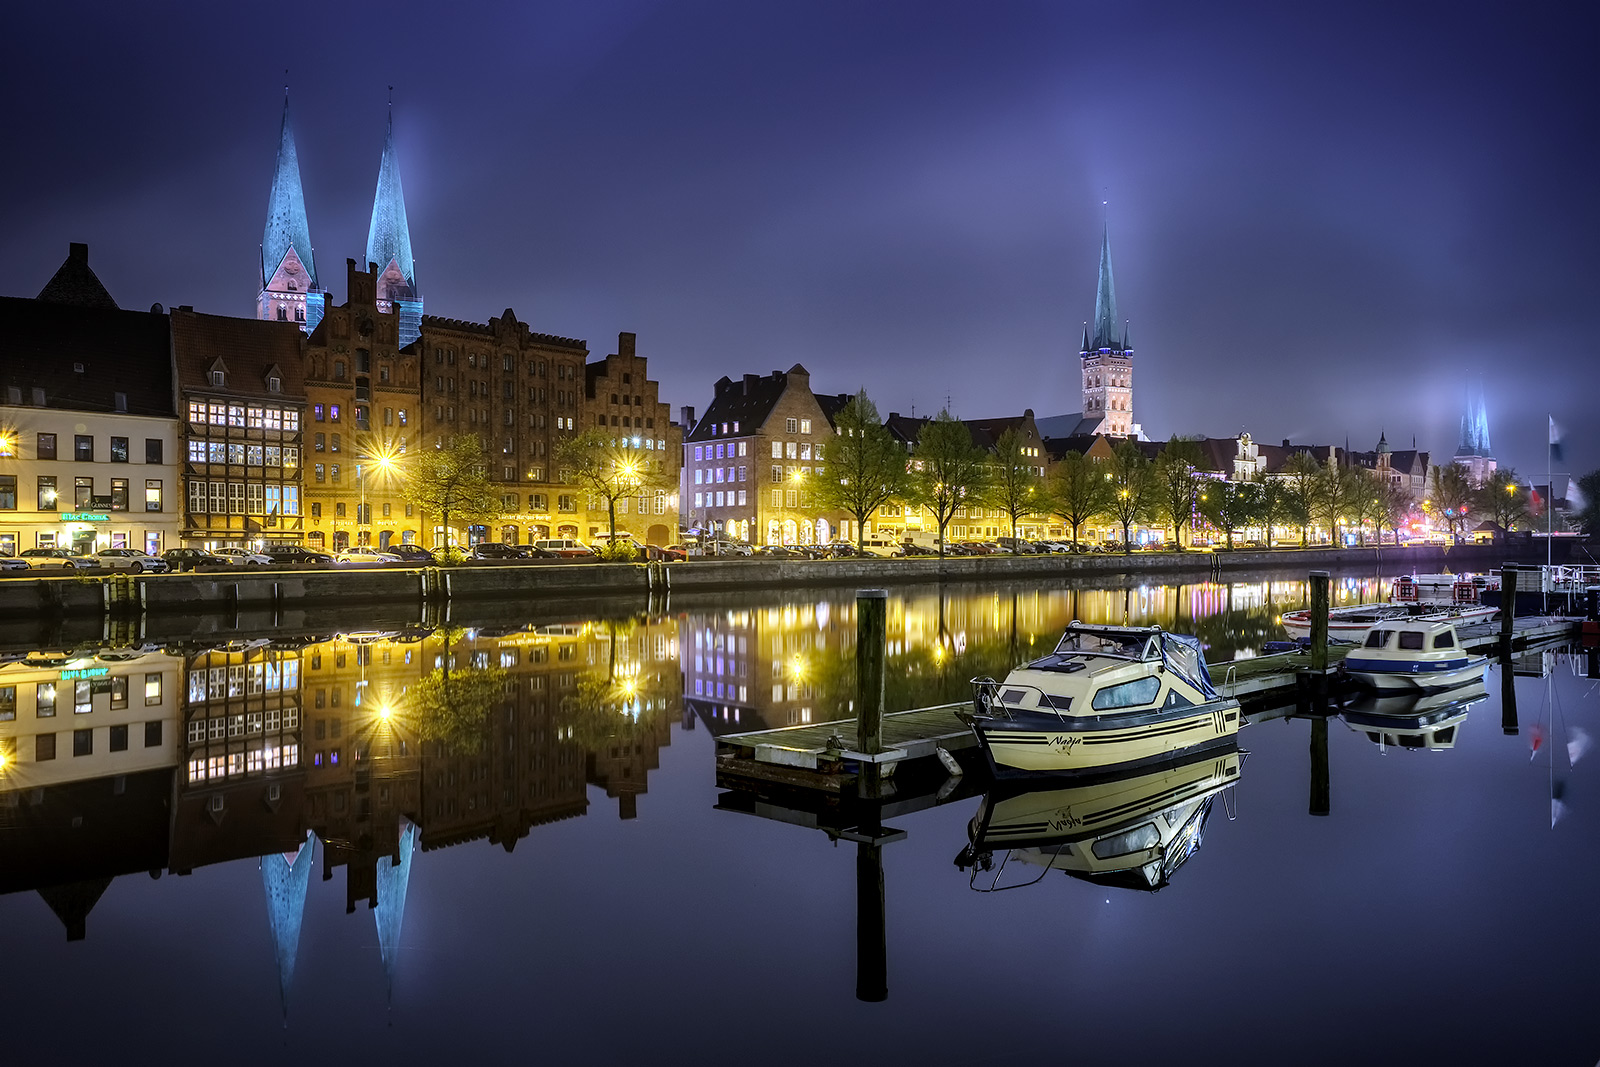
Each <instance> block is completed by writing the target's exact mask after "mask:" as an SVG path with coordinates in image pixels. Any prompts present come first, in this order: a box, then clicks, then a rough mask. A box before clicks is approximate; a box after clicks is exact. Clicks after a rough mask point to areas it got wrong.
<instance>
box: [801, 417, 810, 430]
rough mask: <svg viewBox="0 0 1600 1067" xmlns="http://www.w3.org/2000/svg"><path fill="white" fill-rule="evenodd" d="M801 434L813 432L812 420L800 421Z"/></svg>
mask: <svg viewBox="0 0 1600 1067" xmlns="http://www.w3.org/2000/svg"><path fill="white" fill-rule="evenodd" d="M800 432H801V433H810V432H811V420H810V419H801V420H800Z"/></svg>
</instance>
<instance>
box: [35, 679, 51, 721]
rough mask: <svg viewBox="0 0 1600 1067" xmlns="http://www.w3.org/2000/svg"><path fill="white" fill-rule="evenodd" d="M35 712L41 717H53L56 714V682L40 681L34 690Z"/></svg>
mask: <svg viewBox="0 0 1600 1067" xmlns="http://www.w3.org/2000/svg"><path fill="white" fill-rule="evenodd" d="M33 714H34V715H35V716H36V717H37V718H40V719H53V718H55V714H56V683H54V682H40V683H39V684H38V686H37V688H35V689H34V691H33Z"/></svg>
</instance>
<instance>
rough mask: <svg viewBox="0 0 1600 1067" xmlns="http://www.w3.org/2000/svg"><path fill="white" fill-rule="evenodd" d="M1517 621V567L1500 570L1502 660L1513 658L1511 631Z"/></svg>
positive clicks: (1509, 564) (1508, 566)
mask: <svg viewBox="0 0 1600 1067" xmlns="http://www.w3.org/2000/svg"><path fill="white" fill-rule="evenodd" d="M1516 621H1517V565H1516V564H1515V563H1507V564H1506V565H1505V566H1504V567H1501V568H1500V658H1501V659H1502V660H1505V661H1507V662H1509V661H1510V658H1511V631H1512V629H1513V628H1514V627H1515V625H1516Z"/></svg>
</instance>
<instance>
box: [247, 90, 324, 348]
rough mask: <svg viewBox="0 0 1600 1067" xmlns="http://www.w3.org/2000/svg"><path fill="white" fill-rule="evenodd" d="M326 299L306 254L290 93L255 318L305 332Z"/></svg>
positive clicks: (308, 246)
mask: <svg viewBox="0 0 1600 1067" xmlns="http://www.w3.org/2000/svg"><path fill="white" fill-rule="evenodd" d="M326 300H327V294H325V293H324V292H322V290H321V288H320V287H319V286H318V285H317V267H316V261H315V259H314V257H313V255H312V251H311V225H310V223H309V222H308V221H307V219H306V200H305V194H304V192H303V191H302V189H301V187H300V156H299V153H298V152H297V151H296V150H295V144H294V128H293V126H291V125H290V122H289V92H288V90H287V89H285V90H284V94H283V124H282V126H281V128H280V129H279V131H278V160H277V164H276V165H275V166H274V167H273V170H272V190H271V192H269V193H268V194H267V224H266V227H265V228H264V229H263V230H262V233H261V292H260V293H259V294H257V296H256V318H258V319H268V320H276V321H278V322H293V323H296V324H298V325H299V327H300V328H301V329H302V330H305V331H306V332H308V333H309V332H310V331H312V330H314V329H316V328H317V323H318V322H319V321H321V319H322V312H323V309H324V307H325V306H326Z"/></svg>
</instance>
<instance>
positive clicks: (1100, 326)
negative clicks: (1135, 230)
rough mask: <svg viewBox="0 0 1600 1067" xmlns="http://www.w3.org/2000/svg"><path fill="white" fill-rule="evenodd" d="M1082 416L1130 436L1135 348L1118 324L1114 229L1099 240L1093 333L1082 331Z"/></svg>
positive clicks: (1114, 432) (1104, 429)
mask: <svg viewBox="0 0 1600 1067" xmlns="http://www.w3.org/2000/svg"><path fill="white" fill-rule="evenodd" d="M1078 355H1079V357H1080V358H1081V360H1082V363H1083V418H1084V420H1085V421H1088V420H1094V419H1098V420H1099V427H1098V429H1097V430H1096V431H1095V432H1097V433H1103V434H1108V435H1111V436H1120V437H1127V436H1129V435H1131V434H1133V433H1134V432H1135V429H1134V421H1133V349H1132V347H1130V346H1129V344H1128V330H1127V327H1126V326H1122V327H1120V329H1119V326H1118V323H1117V291H1116V286H1115V285H1114V283H1113V282H1112V279H1111V228H1110V225H1109V224H1108V225H1107V227H1106V230H1105V234H1104V236H1103V238H1102V240H1101V243H1100V284H1099V285H1098V286H1097V287H1096V289H1095V294H1094V334H1093V336H1092V337H1091V336H1090V333H1089V330H1088V328H1087V327H1085V328H1084V331H1083V350H1082V351H1081V352H1079V353H1078Z"/></svg>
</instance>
